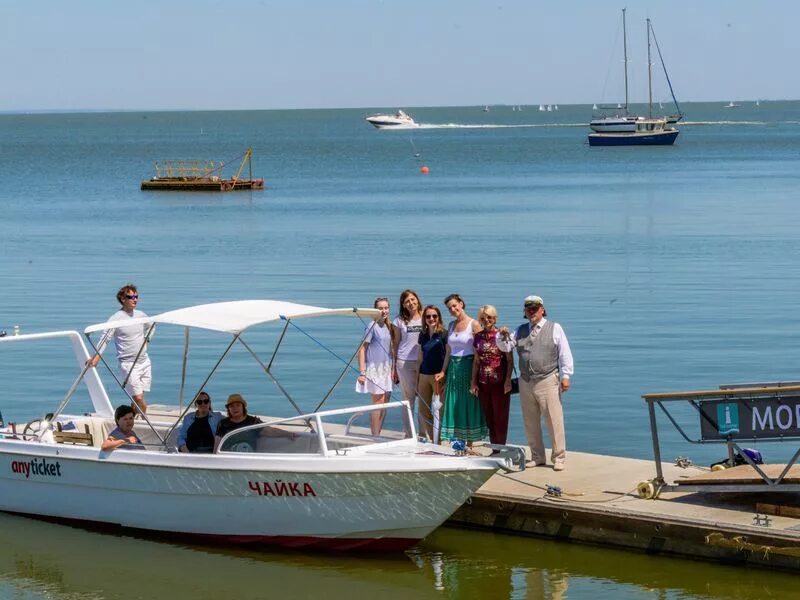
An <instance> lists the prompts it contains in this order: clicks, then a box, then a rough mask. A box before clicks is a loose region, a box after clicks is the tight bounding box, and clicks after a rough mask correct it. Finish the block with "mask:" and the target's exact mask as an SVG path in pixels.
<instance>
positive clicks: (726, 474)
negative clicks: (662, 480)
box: [676, 465, 800, 485]
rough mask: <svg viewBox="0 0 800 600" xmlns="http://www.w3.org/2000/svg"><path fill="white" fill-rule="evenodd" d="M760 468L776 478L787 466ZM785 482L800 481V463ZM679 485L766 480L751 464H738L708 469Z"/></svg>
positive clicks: (792, 469)
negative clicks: (716, 469)
mask: <svg viewBox="0 0 800 600" xmlns="http://www.w3.org/2000/svg"><path fill="white" fill-rule="evenodd" d="M759 468H760V469H761V470H762V471H764V473H765V474H766V475H767V476H768V477H770V478H772V479H776V478H777V477H778V476H779V475H780V474H781V473H782V472H783V470H784V469H785V468H786V465H759ZM783 482H784V483H800V465H792V468H791V469H789V472H788V473H787V474H786V477H785V478H784V479H783ZM676 483H677V484H678V485H695V484H707V485H723V484H728V483H735V484H748V483H754V484H763V483H764V480H763V479H762V478H761V476H760V475H759V474H758V473H757V472H756V471H755V469H753V467H751V466H750V465H738V466H736V467H731V468H730V469H722V470H721V471H708V472H705V473H699V474H697V475H694V476H692V477H688V478H684V479H681V480H679V481H676Z"/></svg>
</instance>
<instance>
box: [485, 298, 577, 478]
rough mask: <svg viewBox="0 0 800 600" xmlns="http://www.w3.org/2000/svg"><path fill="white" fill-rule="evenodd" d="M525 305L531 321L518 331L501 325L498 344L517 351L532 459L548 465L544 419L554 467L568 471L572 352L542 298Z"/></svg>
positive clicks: (520, 394) (521, 401) (531, 299)
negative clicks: (566, 404)
mask: <svg viewBox="0 0 800 600" xmlns="http://www.w3.org/2000/svg"><path fill="white" fill-rule="evenodd" d="M524 304H525V316H526V317H527V318H528V323H524V324H522V325H520V326H519V327H517V330H516V331H515V332H513V333H511V332H509V330H508V328H507V327H501V328H500V335H499V336H498V337H497V347H498V348H499V349H500V350H501V351H502V352H511V351H512V349H514V348H516V349H517V354H518V356H519V374H520V378H519V401H520V405H521V407H522V419H523V422H524V425H525V435H526V436H527V438H528V445H529V446H530V449H531V462H532V463H533V464H534V465H535V466H539V465H544V464H545V453H544V439H543V437H542V417H544V419H545V422H546V424H547V430H548V433H549V434H550V439H551V440H552V444H553V448H552V450H551V453H550V457H551V460H552V461H553V470H555V471H563V470H564V464H565V460H566V454H567V452H566V435H565V433H564V411H563V409H562V406H561V394H562V393H564V392H566V391H567V390H568V389H569V388H570V378H571V377H572V374H573V372H574V365H573V361H572V352H571V351H570V348H569V341H568V340H567V336H566V334H565V333H564V330H563V329H562V328H561V325H559V324H558V323H555V322H553V321H548V320H547V319H546V318H545V317H546V316H547V311H546V310H545V308H544V301H543V300H542V298H541V297H540V296H528V297H527V298H525V301H524Z"/></svg>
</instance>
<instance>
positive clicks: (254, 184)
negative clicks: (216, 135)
mask: <svg viewBox="0 0 800 600" xmlns="http://www.w3.org/2000/svg"><path fill="white" fill-rule="evenodd" d="M252 155H253V152H252V150H251V149H250V148H248V149H247V150H246V151H245V153H244V154H243V155H242V162H241V164H240V165H239V170H238V171H237V172H236V175H234V176H233V177H231V178H230V179H226V178H224V177H223V176H222V169H223V168H224V167H226V166H227V165H228V164H229V163H230V162H232V161H228V162H217V161H213V160H162V161H158V162H156V163H155V170H156V174H155V176H154V177H152V178H150V179H145V180H144V181H142V185H141V189H143V190H150V191H187V192H230V191H235V190H263V189H264V179H263V177H259V178H253V159H252ZM233 160H236V159H233ZM245 163H247V164H248V176H247V178H246V179H242V171H243V170H244V165H245Z"/></svg>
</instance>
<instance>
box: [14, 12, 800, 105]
mask: <svg viewBox="0 0 800 600" xmlns="http://www.w3.org/2000/svg"><path fill="white" fill-rule="evenodd" d="M623 7H624V4H622V3H613V2H606V1H601V0H551V1H549V2H542V1H540V0H502V1H500V0H495V1H486V2H479V1H477V0H406V1H397V0H396V1H393V2H388V1H383V0H371V1H368V0H329V1H323V0H318V1H311V0H285V1H277V0H226V1H222V0H192V1H186V0H159V1H153V0H137V1H136V2H117V1H114V0H72V1H65V0H17V1H12V0H5V1H4V2H2V3H0V57H2V63H1V64H2V71H1V72H2V73H3V75H4V77H3V82H2V84H0V111H39V110H181V109H184V110H216V109H281V108H350V107H352V108H363V107H414V106H462V105H463V106H469V105H483V104H540V103H560V104H574V103H593V102H598V103H600V102H612V101H613V102H616V101H618V100H619V99H621V98H622V92H621V85H622V84H621V82H622V64H623V63H622V41H621V27H620V23H621V9H622V8H623ZM627 8H628V11H627V15H628V19H627V20H628V35H629V55H630V63H629V69H630V72H631V80H632V84H631V87H632V98H631V100H632V101H635V100H637V99H638V100H643V99H644V97H645V96H644V94H645V90H646V85H647V75H646V68H647V59H646V37H645V35H646V34H645V31H646V29H645V19H646V18H647V17H650V18H651V19H652V21H653V26H654V29H655V32H656V35H657V36H658V42H659V44H660V46H661V50H662V53H663V54H664V59H665V61H666V63H667V68H668V69H669V74H670V78H671V79H672V81H673V85H674V87H675V90H676V93H677V96H678V100H679V101H682V102H687V101H720V100H724V101H728V100H749V99H765V100H766V99H774V100H777V99H796V98H800V78H799V77H797V76H796V73H797V66H796V63H797V61H798V58H800V35H797V31H796V30H797V23H798V22H800V2H795V1H793V0H785V1H783V2H779V1H776V0H761V1H758V2H754V1H752V0H751V1H748V2H744V1H740V0H668V1H666V0H664V1H662V0H638V1H635V2H631V3H630V5H629V6H628V7H627ZM659 81H660V80H659ZM659 86H660V87H659ZM662 88H663V89H662ZM657 89H658V96H657V97H658V98H660V99H665V100H666V98H667V96H665V93H666V92H665V91H664V90H665V89H666V88H665V87H664V85H663V83H659V84H657Z"/></svg>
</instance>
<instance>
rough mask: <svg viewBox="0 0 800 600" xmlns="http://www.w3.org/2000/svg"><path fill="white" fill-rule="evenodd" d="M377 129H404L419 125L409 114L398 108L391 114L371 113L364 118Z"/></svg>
mask: <svg viewBox="0 0 800 600" xmlns="http://www.w3.org/2000/svg"><path fill="white" fill-rule="evenodd" d="M366 121H367V122H368V123H371V124H372V125H374V126H375V127H377V128H378V129H405V128H408V127H419V125H418V124H417V123H415V122H414V119H412V118H411V117H410V116H409V115H407V114H406V113H405V112H403V111H402V110H398V111H397V112H396V113H395V114H393V115H372V116H369V117H367V118H366Z"/></svg>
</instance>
